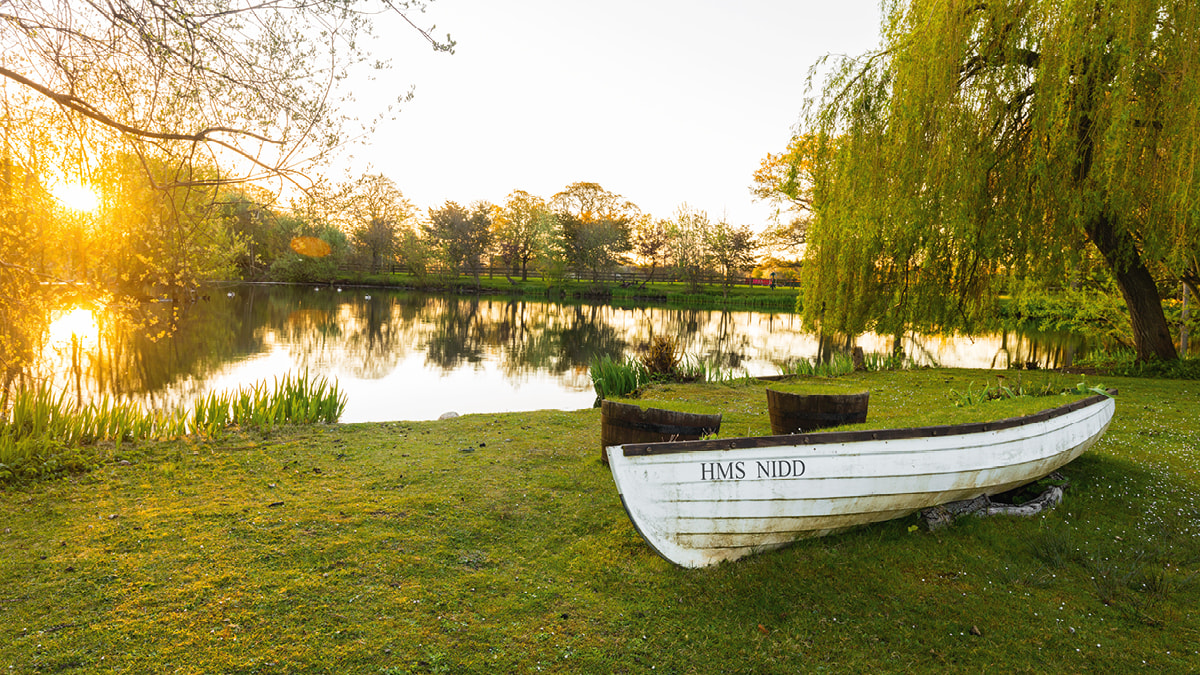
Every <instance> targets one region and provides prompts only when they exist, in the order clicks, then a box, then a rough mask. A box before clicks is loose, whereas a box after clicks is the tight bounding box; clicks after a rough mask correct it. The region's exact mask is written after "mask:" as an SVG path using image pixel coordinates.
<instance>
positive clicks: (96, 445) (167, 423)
mask: <svg viewBox="0 0 1200 675" xmlns="http://www.w3.org/2000/svg"><path fill="white" fill-rule="evenodd" d="M346 401H347V398H346V394H345V393H344V392H342V391H340V390H339V389H338V386H337V383H336V382H332V383H331V382H330V381H329V380H327V379H326V378H324V377H321V378H313V377H309V375H308V373H307V372H305V373H303V374H301V375H292V374H291V373H289V374H287V375H285V376H284V377H283V378H282V379H279V378H276V379H275V381H274V382H273V383H272V384H268V383H267V382H260V383H257V384H254V385H253V386H251V387H249V388H243V389H240V390H238V391H236V392H233V393H226V392H213V393H210V394H207V395H205V396H201V397H198V398H197V399H196V400H194V401H193V402H192V405H191V406H188V407H185V408H181V409H176V410H150V411H146V410H143V409H142V408H141V406H139V405H138V404H136V403H131V402H127V401H116V400H113V399H110V398H109V397H108V396H103V397H101V398H99V399H98V400H95V401H92V402H90V403H87V404H85V405H82V406H76V405H75V404H73V403H71V402H70V401H68V400H67V399H66V397H65V395H64V394H63V393H59V394H57V395H56V394H55V393H54V392H53V390H52V389H51V388H50V387H49V385H45V384H42V385H39V386H38V387H36V388H33V389H22V390H18V391H16V392H13V393H11V394H10V395H9V396H7V397H6V398H5V399H4V400H3V401H2V402H0V403H2V405H0V481H5V480H12V479H19V478H35V477H38V476H44V475H52V474H57V473H61V472H63V471H80V470H87V469H88V468H90V467H92V466H95V465H97V464H99V463H101V462H103V461H107V460H108V459H111V457H112V453H114V452H117V451H119V450H120V449H121V444H122V443H123V442H130V441H142V440H170V439H175V438H181V437H183V436H188V435H195V436H205V437H209V438H216V437H219V436H221V435H222V434H223V433H224V432H225V430H226V429H229V428H231V427H235V426H239V427H257V428H262V429H268V430H269V429H271V428H273V427H275V426H277V425H280V424H321V423H323V424H333V423H335V422H337V420H338V418H340V417H341V415H342V413H343V412H344V411H345V409H346ZM101 442H107V443H106V444H104V445H101Z"/></svg>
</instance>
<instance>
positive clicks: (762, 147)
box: [350, 0, 880, 227]
mask: <svg viewBox="0 0 1200 675" xmlns="http://www.w3.org/2000/svg"><path fill="white" fill-rule="evenodd" d="M879 12H880V10H879V6H878V0H790V1H788V0H738V1H736V2H735V1H733V0H641V1H638V0H606V1H604V2H589V1H583V0H520V1H515V2H514V1H510V2H497V1H495V0H437V1H436V2H434V3H433V4H431V5H430V6H429V8H428V10H427V12H426V13H424V14H417V13H414V14H412V15H410V17H411V18H412V19H413V20H414V22H415V23H417V24H418V25H420V26H422V27H425V28H428V27H429V26H430V25H431V24H436V25H437V29H436V31H434V34H435V35H436V36H439V37H441V38H444V37H445V34H446V33H447V32H449V33H450V34H451V36H452V37H453V38H454V39H455V40H457V42H458V46H457V48H456V50H455V53H454V54H453V55H451V54H443V53H433V51H432V50H431V49H430V48H429V47H428V44H427V43H425V42H424V40H423V39H422V38H421V37H420V35H419V34H417V33H416V32H415V31H412V30H411V29H407V30H401V29H399V28H397V32H396V34H394V35H391V36H390V37H389V39H388V40H387V41H386V43H385V44H386V45H387V48H388V49H394V50H395V53H394V55H393V58H394V63H393V70H392V71H391V72H390V73H389V74H387V75H386V76H385V78H384V79H385V81H389V82H395V83H396V84H395V87H394V89H392V88H391V87H386V88H385V87H377V88H375V89H374V90H370V91H362V92H356V94H357V98H358V99H359V100H360V101H361V102H363V103H371V102H372V101H374V102H375V103H377V104H378V103H379V101H384V100H386V99H388V98H394V97H395V96H397V95H400V94H403V93H404V92H405V91H407V89H408V87H409V85H415V87H416V98H414V99H413V101H411V102H410V103H408V104H406V105H404V106H403V110H402V112H401V113H400V114H399V115H398V116H397V117H396V118H395V119H394V120H389V121H386V122H384V123H382V124H381V125H380V126H379V128H378V129H377V131H376V134H375V135H374V136H373V137H372V139H371V141H370V143H369V145H368V146H366V147H359V148H356V149H355V151H354V158H353V160H352V163H351V164H350V166H352V167H353V172H354V173H355V174H362V173H364V172H368V171H369V172H371V173H383V174H385V175H387V176H389V177H390V178H392V179H393V180H394V181H395V182H396V184H397V186H399V188H400V189H401V191H402V192H404V194H405V196H407V197H408V198H409V200H411V201H412V202H414V203H415V204H416V205H417V206H419V207H421V208H428V207H430V206H440V205H441V204H442V203H443V202H444V201H446V200H453V201H457V202H459V203H461V204H467V203H469V202H472V201H475V200H479V199H485V200H488V201H491V202H493V203H502V202H503V201H504V199H505V197H506V196H507V195H508V193H509V192H511V191H512V190H514V189H523V190H526V191H528V192H530V193H533V194H536V195H539V196H542V197H545V198H549V197H550V196H551V195H553V194H554V193H556V192H558V191H560V190H562V189H563V188H564V187H566V186H567V185H568V184H570V183H573V182H576V181H590V182H596V183H600V184H601V185H602V186H604V187H605V188H606V189H608V190H610V191H612V192H616V193H618V194H621V195H623V196H624V197H625V198H626V199H628V200H630V201H632V202H633V203H635V204H637V205H638V206H639V207H640V208H641V209H642V211H643V212H648V213H651V214H653V215H655V216H657V217H669V216H670V215H671V214H672V213H673V212H674V211H675V209H676V207H678V206H679V204H681V203H683V202H687V203H688V204H689V205H691V206H692V207H694V208H699V209H703V210H705V211H707V212H708V215H709V216H710V218H712V219H714V220H716V219H720V218H722V217H723V216H724V217H727V218H728V220H729V221H730V222H731V223H733V224H751V225H755V226H756V227H759V226H761V225H762V224H764V223H765V222H766V220H767V217H768V213H769V207H768V206H767V205H765V204H762V203H758V202H754V201H753V199H752V197H751V195H750V190H749V186H750V184H751V179H752V175H753V173H754V171H755V169H757V168H758V165H759V162H760V161H761V159H762V158H763V157H764V156H766V154H767V153H768V152H779V151H781V150H782V149H783V148H784V147H785V146H786V144H787V141H788V139H789V138H790V136H791V131H792V128H793V126H794V125H795V123H796V122H797V120H798V119H799V114H800V111H801V108H802V106H803V100H804V94H805V80H806V78H807V76H808V72H809V68H810V66H812V65H813V63H814V62H815V61H816V60H817V59H818V58H819V57H821V56H822V55H824V54H827V53H835V54H850V55H857V54H861V53H863V52H865V51H867V50H869V49H871V48H874V47H876V46H877V44H878V42H879ZM388 25H393V24H392V23H391V22H389V23H388Z"/></svg>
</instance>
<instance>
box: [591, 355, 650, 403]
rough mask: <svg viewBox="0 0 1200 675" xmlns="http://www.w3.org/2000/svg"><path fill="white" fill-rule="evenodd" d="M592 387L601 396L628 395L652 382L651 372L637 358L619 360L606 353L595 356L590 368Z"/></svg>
mask: <svg viewBox="0 0 1200 675" xmlns="http://www.w3.org/2000/svg"><path fill="white" fill-rule="evenodd" d="M588 374H589V375H590V376H591V378H592V388H593V389H595V390H596V396H598V397H599V398H602V399H604V398H612V397H614V396H628V395H629V394H632V393H633V392H635V391H637V390H638V389H640V388H642V387H643V386H645V385H646V384H647V383H649V382H650V373H649V371H648V370H647V369H646V367H645V366H644V365H642V363H641V362H640V361H638V360H637V359H633V358H626V359H624V360H621V361H618V360H616V359H613V358H612V357H611V356H608V355H604V356H601V357H598V358H593V359H592V363H591V365H590V366H589V368H588Z"/></svg>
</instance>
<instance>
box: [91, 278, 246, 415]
mask: <svg viewBox="0 0 1200 675" xmlns="http://www.w3.org/2000/svg"><path fill="white" fill-rule="evenodd" d="M234 304H235V303H233V302H231V301H230V299H229V298H227V297H223V296H218V297H210V298H209V299H207V300H202V301H200V302H197V303H196V304H194V305H191V306H188V307H177V306H176V305H175V304H174V303H169V302H162V303H130V304H123V305H111V306H109V307H107V308H106V309H105V310H104V311H101V312H98V315H97V317H96V319H97V321H96V324H97V328H98V336H97V345H96V349H95V351H94V352H93V353H92V354H90V355H87V357H86V358H87V361H88V366H87V368H86V372H87V379H86V381H80V380H78V379H77V380H76V381H75V382H74V386H75V390H74V392H73V393H74V395H75V396H77V397H79V399H80V400H83V399H84V398H88V397H89V396H90V395H91V394H93V393H95V394H101V395H103V394H108V395H111V396H114V397H128V396H138V397H141V398H142V400H143V401H145V402H146V403H147V404H148V405H151V406H155V407H170V406H175V405H178V404H180V403H182V402H183V401H186V400H189V399H190V398H191V397H192V396H193V395H194V394H196V393H198V392H199V391H201V390H202V389H203V381H204V380H205V379H206V378H208V377H209V376H211V375H212V374H213V373H214V372H215V371H216V370H218V369H219V368H221V367H222V366H223V365H224V364H225V363H228V362H229V361H230V360H232V359H235V358H237V357H238V356H241V355H245V354H249V353H253V352H254V351H256V349H255V345H253V344H248V342H252V341H253V338H252V337H250V338H249V339H248V336H247V335H246V334H245V333H244V328H245V327H246V323H245V321H244V318H245V317H243V316H240V315H239V314H238V313H237V312H236V311H234Z"/></svg>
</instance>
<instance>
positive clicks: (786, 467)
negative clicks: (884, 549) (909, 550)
mask: <svg viewBox="0 0 1200 675" xmlns="http://www.w3.org/2000/svg"><path fill="white" fill-rule="evenodd" d="M1114 410H1115V403H1114V401H1113V399H1112V398H1111V397H1109V396H1102V395H1096V396H1091V397H1089V398H1085V399H1082V400H1080V401H1075V402H1073V403H1068V404H1066V405H1063V406H1060V407H1057V408H1053V409H1051V410H1044V411H1042V412H1040V413H1037V414H1034V415H1027V416H1025V417H1014V418H1010V419H1005V420H999V421H995V422H982V423H972V424H956V425H949V426H934V427H915V428H908V429H873V430H862V431H832V432H822V433H809V434H794V435H787V436H760V437H749V438H724V439H716V440H698V441H681V442H671V443H638V444H625V445H614V446H610V447H609V448H608V459H609V467H610V468H611V470H612V475H613V480H614V481H615V482H616V485H617V492H618V493H620V495H621V503H622V504H623V505H624V507H625V510H626V512H627V513H628V514H629V517H630V519H631V520H632V521H633V524H634V527H635V528H637V531H638V533H640V534H641V535H642V537H643V538H644V539H645V540H646V542H647V543H648V544H650V546H651V548H653V549H654V550H655V551H656V552H658V554H659V555H661V556H662V557H664V558H666V559H667V560H670V561H671V562H673V563H676V564H678V565H682V566H684V567H704V566H707V565H712V564H715V563H718V562H721V561H725V560H736V559H737V558H741V557H743V556H746V555H749V554H752V553H756V552H759V551H763V550H769V549H773V548H779V547H781V546H786V545H787V544H789V543H791V542H793V541H795V540H797V539H800V538H804V537H812V536H820V535H823V534H828V533H830V532H834V531H838V530H843V529H846V528H848V527H853V526H856V525H862V524H866V523H873V522H879V521H883V520H888V519H891V518H900V517H903V516H906V515H908V514H910V513H913V512H914V511H917V510H918V509H923V508H927V507H930V506H936V505H938V504H945V503H948V502H953V501H959V500H963V499H974V498H975V497H978V496H980V495H985V494H986V495H994V494H998V493H1001V492H1005V491H1008V490H1011V489H1013V488H1016V487H1020V486H1021V485H1025V484H1027V483H1030V482H1032V481H1035V480H1038V479H1040V478H1042V477H1044V476H1046V475H1047V474H1049V473H1050V472H1052V471H1054V470H1056V469H1058V468H1059V467H1061V466H1063V465H1064V464H1066V463H1068V462H1070V461H1071V460H1073V459H1075V458H1076V457H1078V456H1079V455H1080V454H1082V453H1083V452H1084V451H1085V450H1087V449H1088V448H1089V447H1091V445H1092V444H1093V443H1095V442H1096V440H1097V439H1099V438H1100V436H1101V435H1102V434H1103V433H1104V431H1105V429H1107V428H1108V424H1109V422H1110V421H1111V420H1112V416H1113V412H1114Z"/></svg>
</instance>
